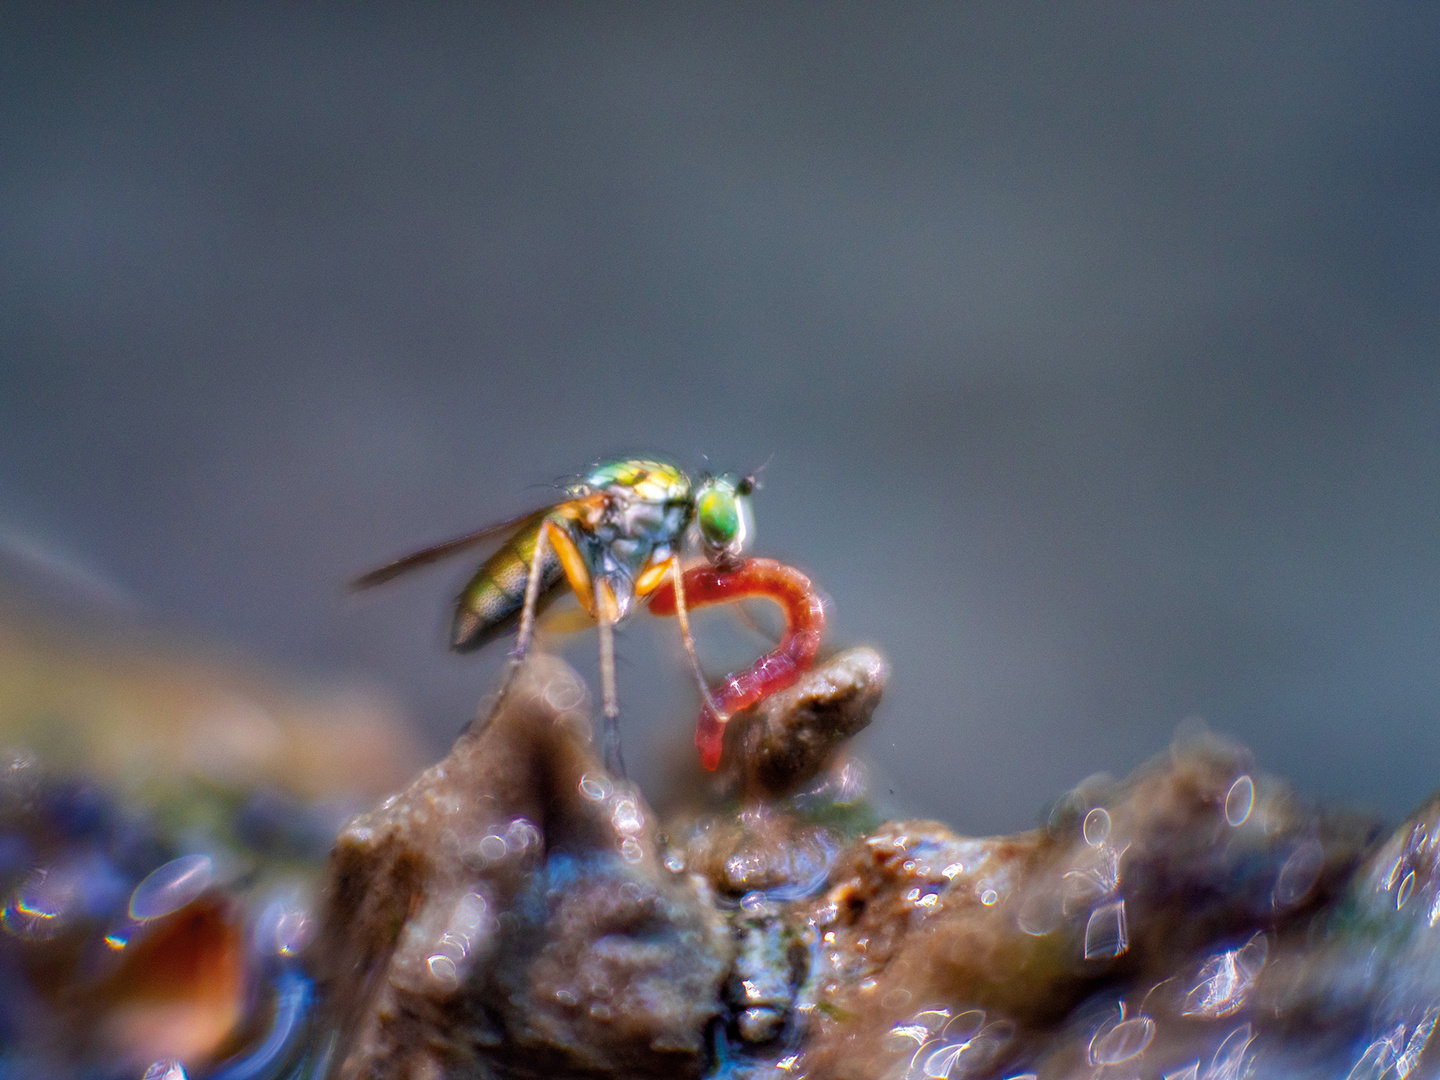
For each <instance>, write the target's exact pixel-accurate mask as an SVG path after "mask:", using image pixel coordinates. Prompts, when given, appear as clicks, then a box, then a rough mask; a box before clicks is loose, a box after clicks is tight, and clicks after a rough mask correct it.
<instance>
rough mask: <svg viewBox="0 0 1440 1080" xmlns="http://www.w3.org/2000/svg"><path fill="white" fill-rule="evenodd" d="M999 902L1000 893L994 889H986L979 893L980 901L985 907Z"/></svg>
mask: <svg viewBox="0 0 1440 1080" xmlns="http://www.w3.org/2000/svg"><path fill="white" fill-rule="evenodd" d="M999 902H1000V894H999V893H998V892H996V891H995V890H994V889H986V890H985V891H984V892H983V893H981V894H980V903H982V904H984V905H985V906H986V907H994V906H995V905H996V904H997V903H999Z"/></svg>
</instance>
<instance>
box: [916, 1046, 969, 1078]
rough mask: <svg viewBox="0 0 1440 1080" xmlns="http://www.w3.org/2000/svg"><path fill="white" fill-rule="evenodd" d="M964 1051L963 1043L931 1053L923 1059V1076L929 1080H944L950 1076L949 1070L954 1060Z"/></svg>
mask: <svg viewBox="0 0 1440 1080" xmlns="http://www.w3.org/2000/svg"><path fill="white" fill-rule="evenodd" d="M964 1049H965V1044H964V1043H954V1044H952V1045H947V1046H942V1047H940V1049H939V1050H934V1051H931V1053H930V1054H929V1055H927V1056H926V1058H925V1064H924V1066H923V1067H922V1068H923V1070H924V1073H923V1075H924V1076H926V1077H928V1078H931V1080H945V1077H948V1076H949V1075H950V1070H951V1069H953V1068H954V1067H955V1059H956V1058H958V1057H959V1056H960V1054H961V1052H962V1051H964Z"/></svg>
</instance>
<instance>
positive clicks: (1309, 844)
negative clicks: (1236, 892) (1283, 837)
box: [1270, 840, 1325, 908]
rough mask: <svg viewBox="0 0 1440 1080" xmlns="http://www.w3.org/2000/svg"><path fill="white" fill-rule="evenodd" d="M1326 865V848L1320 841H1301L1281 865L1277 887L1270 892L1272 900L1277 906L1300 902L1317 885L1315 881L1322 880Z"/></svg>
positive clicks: (1287, 905)
mask: <svg viewBox="0 0 1440 1080" xmlns="http://www.w3.org/2000/svg"><path fill="white" fill-rule="evenodd" d="M1324 866H1325V849H1324V848H1322V847H1321V846H1320V841H1319V840H1304V841H1301V842H1300V843H1299V844H1297V845H1296V846H1295V850H1294V851H1292V852H1291V853H1290V857H1289V858H1288V859H1286V860H1285V864H1284V865H1283V866H1281V867H1280V873H1279V874H1277V875H1276V876H1275V888H1274V890H1272V892H1271V894H1270V899H1271V902H1272V903H1273V904H1274V905H1275V906H1276V907H1277V908H1285V907H1290V906H1291V905H1293V904H1297V903H1299V902H1300V901H1301V900H1303V899H1304V898H1305V897H1306V895H1308V894H1309V892H1310V890H1311V889H1313V888H1314V887H1315V882H1317V881H1318V880H1320V871H1321V869H1323V868H1324Z"/></svg>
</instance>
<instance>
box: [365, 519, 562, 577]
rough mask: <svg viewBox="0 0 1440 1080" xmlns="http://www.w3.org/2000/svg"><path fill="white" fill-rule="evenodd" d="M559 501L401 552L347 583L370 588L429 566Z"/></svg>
mask: <svg viewBox="0 0 1440 1080" xmlns="http://www.w3.org/2000/svg"><path fill="white" fill-rule="evenodd" d="M564 501H567V500H563V499H562V500H560V502H564ZM560 502H554V503H551V504H550V505H549V506H543V507H541V508H540V509H539V510H531V511H528V512H527V513H524V514H521V515H519V516H518V517H513V518H507V519H506V520H505V521H500V522H496V523H495V524H494V525H487V526H485V528H483V529H476V530H475V531H474V532H469V533H466V534H465V535H464V536H457V537H455V538H454V539H451V540H446V541H444V542H443V543H439V544H436V545H434V546H433V547H427V548H425V549H423V550H421V551H416V552H412V553H411V554H409V555H403V556H401V557H400V558H398V559H396V560H395V561H394V562H388V563H386V564H385V565H384V566H377V567H376V568H375V569H374V570H371V571H370V572H369V573H368V574H362V575H361V576H360V577H358V578H356V579H355V580H354V581H352V582H351V583H350V588H352V589H355V590H359V589H369V588H373V587H374V586H376V585H383V584H385V582H387V581H389V580H391V579H392V578H397V577H399V576H400V575H401V574H408V573H409V572H410V571H411V570H417V569H419V568H420V567H422V566H429V565H430V564H431V563H436V562H439V561H440V560H441V559H448V558H450V556H452V555H458V554H460V552H462V551H469V550H470V549H471V548H473V547H479V546H480V545H481V544H483V543H485V541H487V540H493V539H494V538H495V537H497V536H499V535H500V534H501V533H503V532H507V531H508V532H515V531H519V530H520V529H522V528H523V527H524V526H526V525H528V524H530V523H531V522H532V521H533V520H534V519H536V518H538V517H540V516H541V515H543V514H546V513H548V512H549V511H550V510H552V509H554V508H555V507H556V506H559V505H560Z"/></svg>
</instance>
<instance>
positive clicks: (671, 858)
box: [665, 850, 685, 874]
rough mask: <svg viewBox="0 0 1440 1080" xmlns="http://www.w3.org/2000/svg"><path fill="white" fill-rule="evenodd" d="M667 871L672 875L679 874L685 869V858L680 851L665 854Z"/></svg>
mask: <svg viewBox="0 0 1440 1080" xmlns="http://www.w3.org/2000/svg"><path fill="white" fill-rule="evenodd" d="M665 869H666V870H669V871H670V872H671V873H672V874H678V873H680V871H682V870H684V869H685V856H684V855H681V854H680V853H679V852H678V851H673V850H672V851H669V852H666V854H665Z"/></svg>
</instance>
